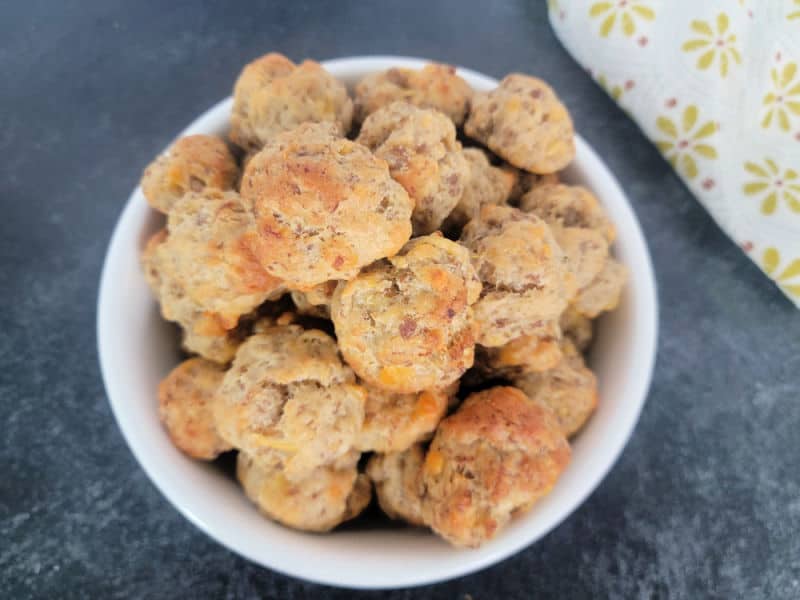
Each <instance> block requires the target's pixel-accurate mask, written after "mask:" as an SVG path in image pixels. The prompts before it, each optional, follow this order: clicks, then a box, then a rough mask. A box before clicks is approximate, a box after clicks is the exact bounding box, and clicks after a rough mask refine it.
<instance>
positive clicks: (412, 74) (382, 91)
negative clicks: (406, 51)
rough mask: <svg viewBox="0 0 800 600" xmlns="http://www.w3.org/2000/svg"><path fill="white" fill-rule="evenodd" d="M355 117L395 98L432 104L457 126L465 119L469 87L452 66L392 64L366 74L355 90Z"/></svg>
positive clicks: (360, 119) (357, 118)
mask: <svg viewBox="0 0 800 600" xmlns="http://www.w3.org/2000/svg"><path fill="white" fill-rule="evenodd" d="M355 92H356V93H355V107H356V120H357V121H359V122H361V121H363V120H364V119H366V118H367V116H368V115H370V114H372V113H374V112H375V111H376V110H378V109H380V108H383V107H384V106H388V105H389V104H391V103H392V102H395V101H401V100H402V101H405V102H408V103H409V104H413V105H414V106H419V107H420V108H432V109H435V110H438V111H439V112H442V113H444V114H445V115H447V116H448V117H449V118H450V120H452V121H453V123H455V124H456V125H457V126H458V125H461V124H462V123H463V122H464V117H465V116H466V114H467V108H468V107H469V99H470V97H472V89H471V88H470V87H469V85H468V84H467V82H466V81H464V80H463V79H461V77H459V76H458V75H456V69H455V67H451V66H450V65H443V64H438V63H430V64H427V65H425V66H424V67H423V68H422V69H420V70H415V69H404V68H402V67H394V68H392V69H388V70H387V71H381V72H380V73H374V74H371V75H367V76H366V77H364V79H362V80H361V81H359V82H358V85H356V90H355Z"/></svg>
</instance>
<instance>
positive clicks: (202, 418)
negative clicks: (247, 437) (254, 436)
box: [158, 358, 231, 460]
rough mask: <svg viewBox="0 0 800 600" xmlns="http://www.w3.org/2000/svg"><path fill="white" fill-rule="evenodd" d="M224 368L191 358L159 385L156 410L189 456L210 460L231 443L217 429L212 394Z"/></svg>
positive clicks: (177, 442)
mask: <svg viewBox="0 0 800 600" xmlns="http://www.w3.org/2000/svg"><path fill="white" fill-rule="evenodd" d="M224 375H225V371H223V369H222V368H221V367H219V366H218V365H216V364H214V363H213V362H211V361H208V360H205V359H202V358H190V359H189V360H185V361H183V362H182V363H181V364H179V365H178V366H177V367H175V368H174V369H173V370H172V372H171V373H170V374H169V375H167V376H166V377H165V378H164V380H163V381H162V382H161V383H160V384H159V386H158V414H159V416H160V417H161V422H162V423H163V424H164V427H166V429H167V433H168V434H169V437H170V439H171V440H172V443H173V444H175V446H177V447H178V448H179V449H180V450H181V451H183V452H185V453H186V454H188V455H189V456H191V457H192V458H199V459H202V460H213V459H215V458H216V457H217V456H218V455H219V454H221V453H222V452H226V451H228V450H230V449H231V446H230V445H229V444H228V443H227V442H225V440H223V439H222V438H221V437H220V436H219V434H218V433H217V427H216V425H215V424H214V414H213V412H212V401H213V399H214V394H215V393H216V391H217V388H218V387H219V384H220V383H222V378H223V377H224Z"/></svg>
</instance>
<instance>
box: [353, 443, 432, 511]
mask: <svg viewBox="0 0 800 600" xmlns="http://www.w3.org/2000/svg"><path fill="white" fill-rule="evenodd" d="M424 461H425V452H424V451H423V450H422V446H420V445H419V444H415V445H413V446H411V447H410V448H408V449H407V450H404V451H402V452H391V453H389V454H374V455H373V456H372V458H370V459H369V463H367V475H368V476H369V478H370V479H371V480H372V483H373V484H374V485H375V496H376V497H377V498H378V504H379V505H380V507H381V510H383V512H385V513H386V514H387V515H388V516H389V517H390V518H392V519H402V520H404V521H406V522H408V523H410V524H412V525H419V526H422V525H424V524H425V523H424V521H423V519H422V495H423V493H424V487H423V483H422V465H423V463H424Z"/></svg>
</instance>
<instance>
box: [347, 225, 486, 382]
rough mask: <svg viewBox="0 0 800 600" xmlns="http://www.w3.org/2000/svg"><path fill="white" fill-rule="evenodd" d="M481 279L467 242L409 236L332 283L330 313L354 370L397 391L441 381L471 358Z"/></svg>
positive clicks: (453, 376) (462, 368)
mask: <svg viewBox="0 0 800 600" xmlns="http://www.w3.org/2000/svg"><path fill="white" fill-rule="evenodd" d="M479 293H480V283H479V282H478V279H477V277H476V275H475V270H474V269H473V268H472V265H471V264H470V260H469V253H468V252H467V251H466V249H465V248H463V247H462V246H460V245H458V244H456V243H455V242H451V241H450V240H447V239H445V238H443V237H441V235H440V234H434V235H429V236H424V237H419V238H415V239H413V240H411V241H410V242H409V243H408V244H406V246H405V247H404V248H403V250H402V251H401V253H400V254H398V255H396V256H393V257H392V258H390V259H388V260H387V261H382V262H379V263H376V264H374V265H372V266H371V267H369V268H367V269H365V270H364V271H362V272H361V273H360V274H359V275H358V276H357V277H355V278H354V279H352V280H350V281H348V282H347V283H346V284H344V285H342V286H340V287H339V288H338V289H337V290H336V294H334V297H333V305H332V307H331V317H332V319H333V323H334V325H335V327H336V336H337V338H338V340H339V347H340V349H341V351H342V354H343V355H344V357H345V359H346V360H347V362H348V363H349V364H350V366H352V367H353V369H354V370H355V372H356V373H358V376H359V377H361V378H362V379H363V380H364V381H366V382H368V383H369V384H371V385H373V386H375V387H378V388H381V389H384V390H387V391H391V392H397V393H406V394H410V393H414V392H420V391H423V390H430V389H436V388H443V387H445V386H447V385H449V384H451V383H453V382H454V381H455V380H457V379H458V378H459V377H460V376H461V374H462V373H463V372H464V371H465V370H466V369H468V368H469V367H470V366H472V361H473V358H474V348H475V321H474V319H473V314H472V308H471V305H472V304H473V303H474V302H475V300H476V299H477V298H478V295H479Z"/></svg>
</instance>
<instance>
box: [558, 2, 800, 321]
mask: <svg viewBox="0 0 800 600" xmlns="http://www.w3.org/2000/svg"><path fill="white" fill-rule="evenodd" d="M548 6H549V11H550V22H551V24H552V26H553V29H554V30H555V33H556V35H557V36H558V38H559V39H560V40H561V43H562V44H563V45H564V46H565V47H566V48H567V50H568V51H569V52H570V53H571V54H572V56H573V57H574V58H575V59H576V60H577V61H578V62H579V63H580V64H581V65H582V66H583V67H584V68H585V69H586V70H587V71H588V72H589V74H590V75H591V76H592V77H593V78H594V79H595V80H596V81H597V83H598V84H599V85H600V86H602V87H603V89H604V90H605V91H606V92H607V93H608V94H609V95H610V96H611V97H612V98H613V99H614V100H615V101H616V102H617V103H618V104H619V105H620V106H621V107H622V108H623V109H624V110H625V111H626V112H627V113H628V114H629V115H630V116H631V118H633V119H634V120H635V121H636V123H637V124H638V125H639V127H640V128H641V129H642V131H643V132H644V134H645V135H646V136H647V137H648V138H650V140H652V142H653V143H654V144H655V145H656V146H657V147H658V149H659V150H660V151H661V152H662V154H663V155H664V157H665V158H666V159H667V160H668V161H669V162H670V164H671V165H672V166H673V168H674V169H675V171H676V172H677V173H678V175H679V176H680V177H681V178H682V179H683V181H684V182H685V183H686V185H687V186H688V187H689V189H690V190H691V191H692V192H693V193H694V195H695V196H696V197H697V199H698V200H699V201H700V203H701V204H702V205H703V206H704V207H705V208H706V209H707V210H708V211H709V212H710V213H711V215H712V216H713V218H714V219H715V220H716V221H717V223H718V224H719V225H720V227H721V228H722V229H723V230H724V231H725V232H726V233H727V234H728V236H730V237H731V238H732V239H733V240H734V241H735V242H736V243H737V244H739V246H740V247H741V248H742V250H743V251H744V252H745V253H747V255H748V256H749V257H750V258H751V259H752V260H753V261H754V262H755V263H756V264H757V265H758V266H759V267H760V268H761V269H762V270H763V271H764V273H766V274H767V276H768V277H770V278H771V279H772V280H773V281H774V282H775V283H776V284H777V285H778V286H779V287H780V288H781V290H783V292H784V293H785V294H786V295H787V297H788V298H789V299H790V300H791V301H792V302H794V303H795V305H796V306H798V307H800V0H702V1H699V0H605V1H603V0H548Z"/></svg>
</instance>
